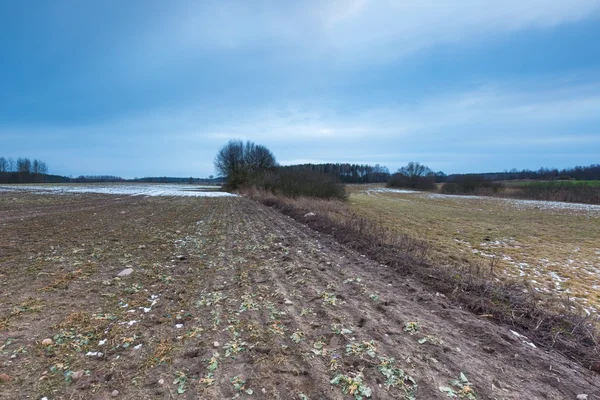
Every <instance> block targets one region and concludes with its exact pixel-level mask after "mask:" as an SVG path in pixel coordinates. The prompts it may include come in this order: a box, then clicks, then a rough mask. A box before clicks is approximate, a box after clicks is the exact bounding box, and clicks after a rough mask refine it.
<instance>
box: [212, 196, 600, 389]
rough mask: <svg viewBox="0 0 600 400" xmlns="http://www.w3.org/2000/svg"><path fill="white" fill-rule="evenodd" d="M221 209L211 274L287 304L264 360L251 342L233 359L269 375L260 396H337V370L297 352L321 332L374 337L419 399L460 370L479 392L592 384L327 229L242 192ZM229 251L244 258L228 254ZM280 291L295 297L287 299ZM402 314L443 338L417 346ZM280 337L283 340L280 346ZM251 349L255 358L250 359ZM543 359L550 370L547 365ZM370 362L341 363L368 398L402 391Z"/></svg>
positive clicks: (339, 338)
mask: <svg viewBox="0 0 600 400" xmlns="http://www.w3.org/2000/svg"><path fill="white" fill-rule="evenodd" d="M226 208H227V210H226V214H227V215H228V219H227V222H226V223H224V225H225V227H226V228H225V229H226V231H227V235H226V236H227V239H226V240H227V241H228V245H227V246H228V247H227V251H226V253H227V255H226V256H225V257H224V260H225V261H226V262H227V263H230V264H232V265H234V266H233V267H231V269H229V270H228V269H226V268H224V269H222V270H221V272H222V274H221V275H220V277H219V279H223V280H227V279H231V278H232V276H236V275H241V274H243V273H244V272H246V273H247V274H248V276H247V278H246V280H245V281H242V282H240V283H239V284H238V287H237V288H236V289H230V290H229V292H228V293H229V295H231V296H233V295H235V296H239V297H241V296H242V295H244V294H246V295H247V294H255V295H258V296H262V297H269V298H275V299H276V302H275V303H276V304H278V305H279V306H280V307H281V308H282V309H284V310H285V312H286V316H285V317H283V318H282V319H281V321H282V324H283V326H284V327H285V330H286V333H285V335H284V336H282V337H280V338H278V339H279V340H274V339H273V338H272V337H271V338H269V340H267V341H266V345H268V346H269V348H270V350H269V351H268V356H267V357H266V358H267V360H268V361H264V356H261V355H260V353H259V355H255V353H256V352H253V351H250V352H249V355H250V356H249V357H246V358H245V359H244V360H242V359H240V360H239V361H240V362H245V363H247V364H249V365H248V366H247V367H245V368H241V370H242V371H243V370H252V371H253V374H252V377H253V380H259V381H261V380H262V381H264V379H265V378H266V377H269V376H276V377H277V378H276V379H275V380H274V381H273V379H271V380H268V381H267V382H268V383H263V384H261V385H259V386H261V387H265V389H267V393H269V396H268V398H289V395H290V393H291V392H293V390H294V389H296V390H300V391H301V390H304V392H303V393H304V394H307V395H308V396H309V398H312V397H315V396H316V398H332V399H333V398H344V396H342V395H341V391H340V390H339V388H334V387H332V385H330V384H329V379H331V377H333V376H334V375H335V372H333V371H330V370H329V360H328V359H327V358H325V357H315V358H312V359H310V358H307V357H306V356H303V352H304V354H307V353H308V354H309V353H310V349H311V348H310V346H304V345H308V344H311V343H314V341H316V340H318V339H319V338H324V339H325V341H326V342H327V346H326V347H327V348H329V350H330V351H331V352H335V353H337V354H340V355H342V358H344V356H345V345H346V344H349V343H353V342H362V341H370V340H374V341H375V343H376V345H377V352H378V354H382V355H385V356H387V357H394V358H396V359H397V360H399V362H400V364H399V366H400V367H401V368H403V369H404V370H405V371H407V372H408V373H410V374H411V375H412V376H413V377H414V378H415V379H417V381H418V383H419V387H418V390H417V396H418V397H419V398H445V395H443V394H441V393H440V392H439V390H438V387H439V386H447V385H448V381H450V380H452V379H456V377H457V376H458V374H459V373H460V372H464V373H465V374H467V376H468V377H469V378H470V380H471V381H472V382H474V383H475V389H476V390H477V391H478V392H479V394H480V395H481V396H482V398H495V397H497V398H504V399H513V398H514V399H521V398H523V395H524V393H527V396H529V398H550V399H553V398H556V399H561V398H571V396H576V394H578V393H579V392H587V393H595V392H594V390H596V389H591V388H592V387H593V384H595V383H596V382H597V379H596V378H595V377H594V376H592V375H590V374H588V373H587V372H586V371H581V372H579V375H580V376H579V377H578V379H575V380H574V381H570V382H565V381H564V380H561V378H560V377H561V376H564V374H565V373H568V371H572V370H573V369H577V366H576V365H575V364H573V363H570V362H568V361H566V360H562V359H560V357H556V356H553V355H546V354H545V353H543V352H542V351H541V350H539V349H537V350H536V349H531V348H528V347H527V345H525V344H523V343H521V342H520V341H519V340H516V338H514V337H513V336H512V335H511V334H510V332H509V331H508V330H506V329H502V328H499V327H497V326H495V325H493V324H490V323H487V322H486V321H482V320H480V319H477V318H476V317H474V316H473V315H471V314H469V313H466V312H464V311H462V310H459V309H454V308H452V307H451V306H450V305H449V304H448V302H446V300H445V299H443V298H441V297H439V296H438V297H436V296H435V295H432V294H429V293H427V292H425V291H423V289H422V288H420V287H419V285H418V284H416V283H414V282H412V281H411V280H410V279H405V278H398V277H397V276H395V274H394V273H393V271H390V270H388V269H387V268H385V267H382V266H380V265H378V264H377V263H374V262H371V261H369V260H366V259H364V258H363V257H361V256H360V255H359V254H356V253H355V252H353V251H351V250H349V249H347V248H345V247H343V246H341V245H339V244H337V243H335V242H333V241H332V240H331V239H330V238H328V237H326V236H324V235H320V234H318V233H315V232H313V231H311V230H309V229H307V228H306V227H304V226H302V225H299V224H297V223H296V222H294V221H292V220H291V219H289V218H287V217H282V216H281V215H280V214H278V213H276V212H274V211H273V210H270V209H268V208H266V207H263V206H260V205H257V204H255V203H252V202H250V201H247V200H242V199H235V200H233V199H229V200H228V201H227V207H226ZM236 221H237V222H236ZM252 248H254V249H256V250H255V251H252V250H251V249H252ZM265 253H267V254H269V256H265ZM235 256H239V257H242V258H243V259H244V261H243V262H241V263H235V262H234V258H235ZM253 264H259V265H261V267H260V268H256V267H253ZM356 278H362V282H361V284H360V285H356V284H355V283H344V282H343V281H345V280H346V279H356ZM328 285H329V286H328ZM324 292H331V293H334V294H336V297H337V298H338V299H339V301H340V303H339V304H338V305H337V306H336V307H331V306H325V305H324V304H323V301H322V294H323V293H324ZM234 293H235V294H234ZM370 294H377V295H378V296H379V297H380V299H381V301H380V302H374V301H372V300H371V299H370ZM286 299H289V300H290V301H291V302H292V303H293V304H291V305H286V304H285V300H286ZM303 306H305V307H309V308H313V309H314V312H315V313H316V316H312V315H311V316H309V317H308V318H307V317H306V316H302V315H301V311H300V309H301V308H302V307H303ZM246 316H248V318H247V320H246V324H247V325H258V326H261V325H263V326H264V325H268V323H269V319H268V317H267V316H266V315H265V314H264V313H263V314H262V315H261V314H260V313H258V312H250V313H248V314H246ZM409 321H418V322H419V324H420V326H421V333H422V334H421V335H420V336H419V337H423V336H425V335H434V336H435V337H437V338H438V339H440V340H442V342H443V345H440V346H434V345H429V344H425V345H419V344H418V343H417V342H416V338H415V337H413V336H410V335H407V334H406V333H404V332H403V327H404V324H405V323H406V322H409ZM332 324H341V325H342V326H344V327H350V328H352V330H353V331H354V332H353V334H352V335H335V334H334V333H332V331H331V328H332ZM297 329H298V330H300V331H302V332H304V334H305V338H306V339H305V340H304V341H303V342H302V343H301V344H300V345H299V346H297V347H300V350H298V351H290V350H289V348H290V347H292V346H294V344H293V342H291V341H290V340H289V335H290V334H291V333H293V332H294V331H295V330H297ZM282 345H283V346H288V348H284V350H280V349H279V347H280V346H282ZM263 351H264V350H263ZM252 357H254V359H252ZM261 357H263V358H261ZM257 358H258V359H261V360H263V362H262V363H260V365H259V366H258V367H257V365H256V359H257ZM282 363H283V364H284V367H281V364H282ZM550 365H553V371H549V366H550ZM375 366H376V363H375V362H373V360H369V359H368V358H366V359H365V357H360V358H358V359H356V358H352V357H348V359H347V360H344V362H343V365H342V366H341V371H342V372H344V373H351V372H356V371H358V370H360V369H361V368H363V369H364V370H363V373H364V375H365V378H366V379H367V380H369V381H370V382H369V383H370V384H371V387H372V389H373V390H374V397H376V398H401V397H402V395H403V394H402V392H401V391H398V390H396V392H394V388H391V389H390V390H386V389H385V387H380V386H379V385H380V384H381V383H382V382H383V377H382V376H381V375H380V374H379V373H378V372H377V371H376V368H375ZM535 369H537V371H535ZM532 370H533V371H532ZM280 375H283V376H280ZM225 383H226V382H225ZM586 388H587V390H586ZM296 394H297V393H296Z"/></svg>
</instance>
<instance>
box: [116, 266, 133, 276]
mask: <svg viewBox="0 0 600 400" xmlns="http://www.w3.org/2000/svg"><path fill="white" fill-rule="evenodd" d="M132 272H133V268H125V269H124V270H123V271H121V272H119V273H118V274H117V276H118V277H124V276H129V275H131V273H132Z"/></svg>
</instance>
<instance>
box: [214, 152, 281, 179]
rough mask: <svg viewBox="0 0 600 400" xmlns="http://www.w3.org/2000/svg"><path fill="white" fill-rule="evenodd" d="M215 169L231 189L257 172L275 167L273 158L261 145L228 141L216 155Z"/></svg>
mask: <svg viewBox="0 0 600 400" xmlns="http://www.w3.org/2000/svg"><path fill="white" fill-rule="evenodd" d="M214 164H215V169H216V170H217V173H218V174H219V175H220V176H223V177H226V178H227V183H228V185H229V186H231V187H237V186H239V185H242V184H245V183H247V182H248V179H249V178H250V177H252V176H253V175H254V174H256V173H258V172H259V171H263V170H266V169H269V168H273V167H275V166H276V165H277V163H276V161H275V156H274V155H273V153H271V151H270V150H269V149H267V148H266V147H265V146H263V145H257V144H255V143H253V142H250V141H247V142H246V143H245V144H244V142H242V141H241V140H230V141H229V143H227V144H226V145H225V146H223V147H222V148H221V149H220V150H219V152H218V153H217V155H216V157H215V160H214Z"/></svg>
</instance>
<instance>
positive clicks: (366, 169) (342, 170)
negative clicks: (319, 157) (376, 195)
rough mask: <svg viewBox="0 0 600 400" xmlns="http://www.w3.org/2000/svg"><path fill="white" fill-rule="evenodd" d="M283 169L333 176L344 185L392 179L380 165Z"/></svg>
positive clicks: (321, 165)
mask: <svg viewBox="0 0 600 400" xmlns="http://www.w3.org/2000/svg"><path fill="white" fill-rule="evenodd" d="M281 168H285V169H286V170H288V171H311V172H316V173H318V174H328V175H333V176H335V177H337V179H339V181H340V182H342V183H384V182H387V181H388V179H389V178H390V171H389V170H388V168H387V167H385V166H381V165H379V164H375V165H364V164H349V163H336V164H333V163H326V164H296V165H289V166H285V167H281Z"/></svg>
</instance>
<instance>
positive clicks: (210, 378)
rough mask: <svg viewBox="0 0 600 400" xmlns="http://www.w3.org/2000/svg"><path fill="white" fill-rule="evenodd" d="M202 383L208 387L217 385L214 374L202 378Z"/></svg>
mask: <svg viewBox="0 0 600 400" xmlns="http://www.w3.org/2000/svg"><path fill="white" fill-rule="evenodd" d="M200 383H202V384H204V385H206V386H212V385H213V384H214V383H215V378H214V374H213V373H212V372H209V373H208V374H206V376H205V377H204V378H200Z"/></svg>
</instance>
